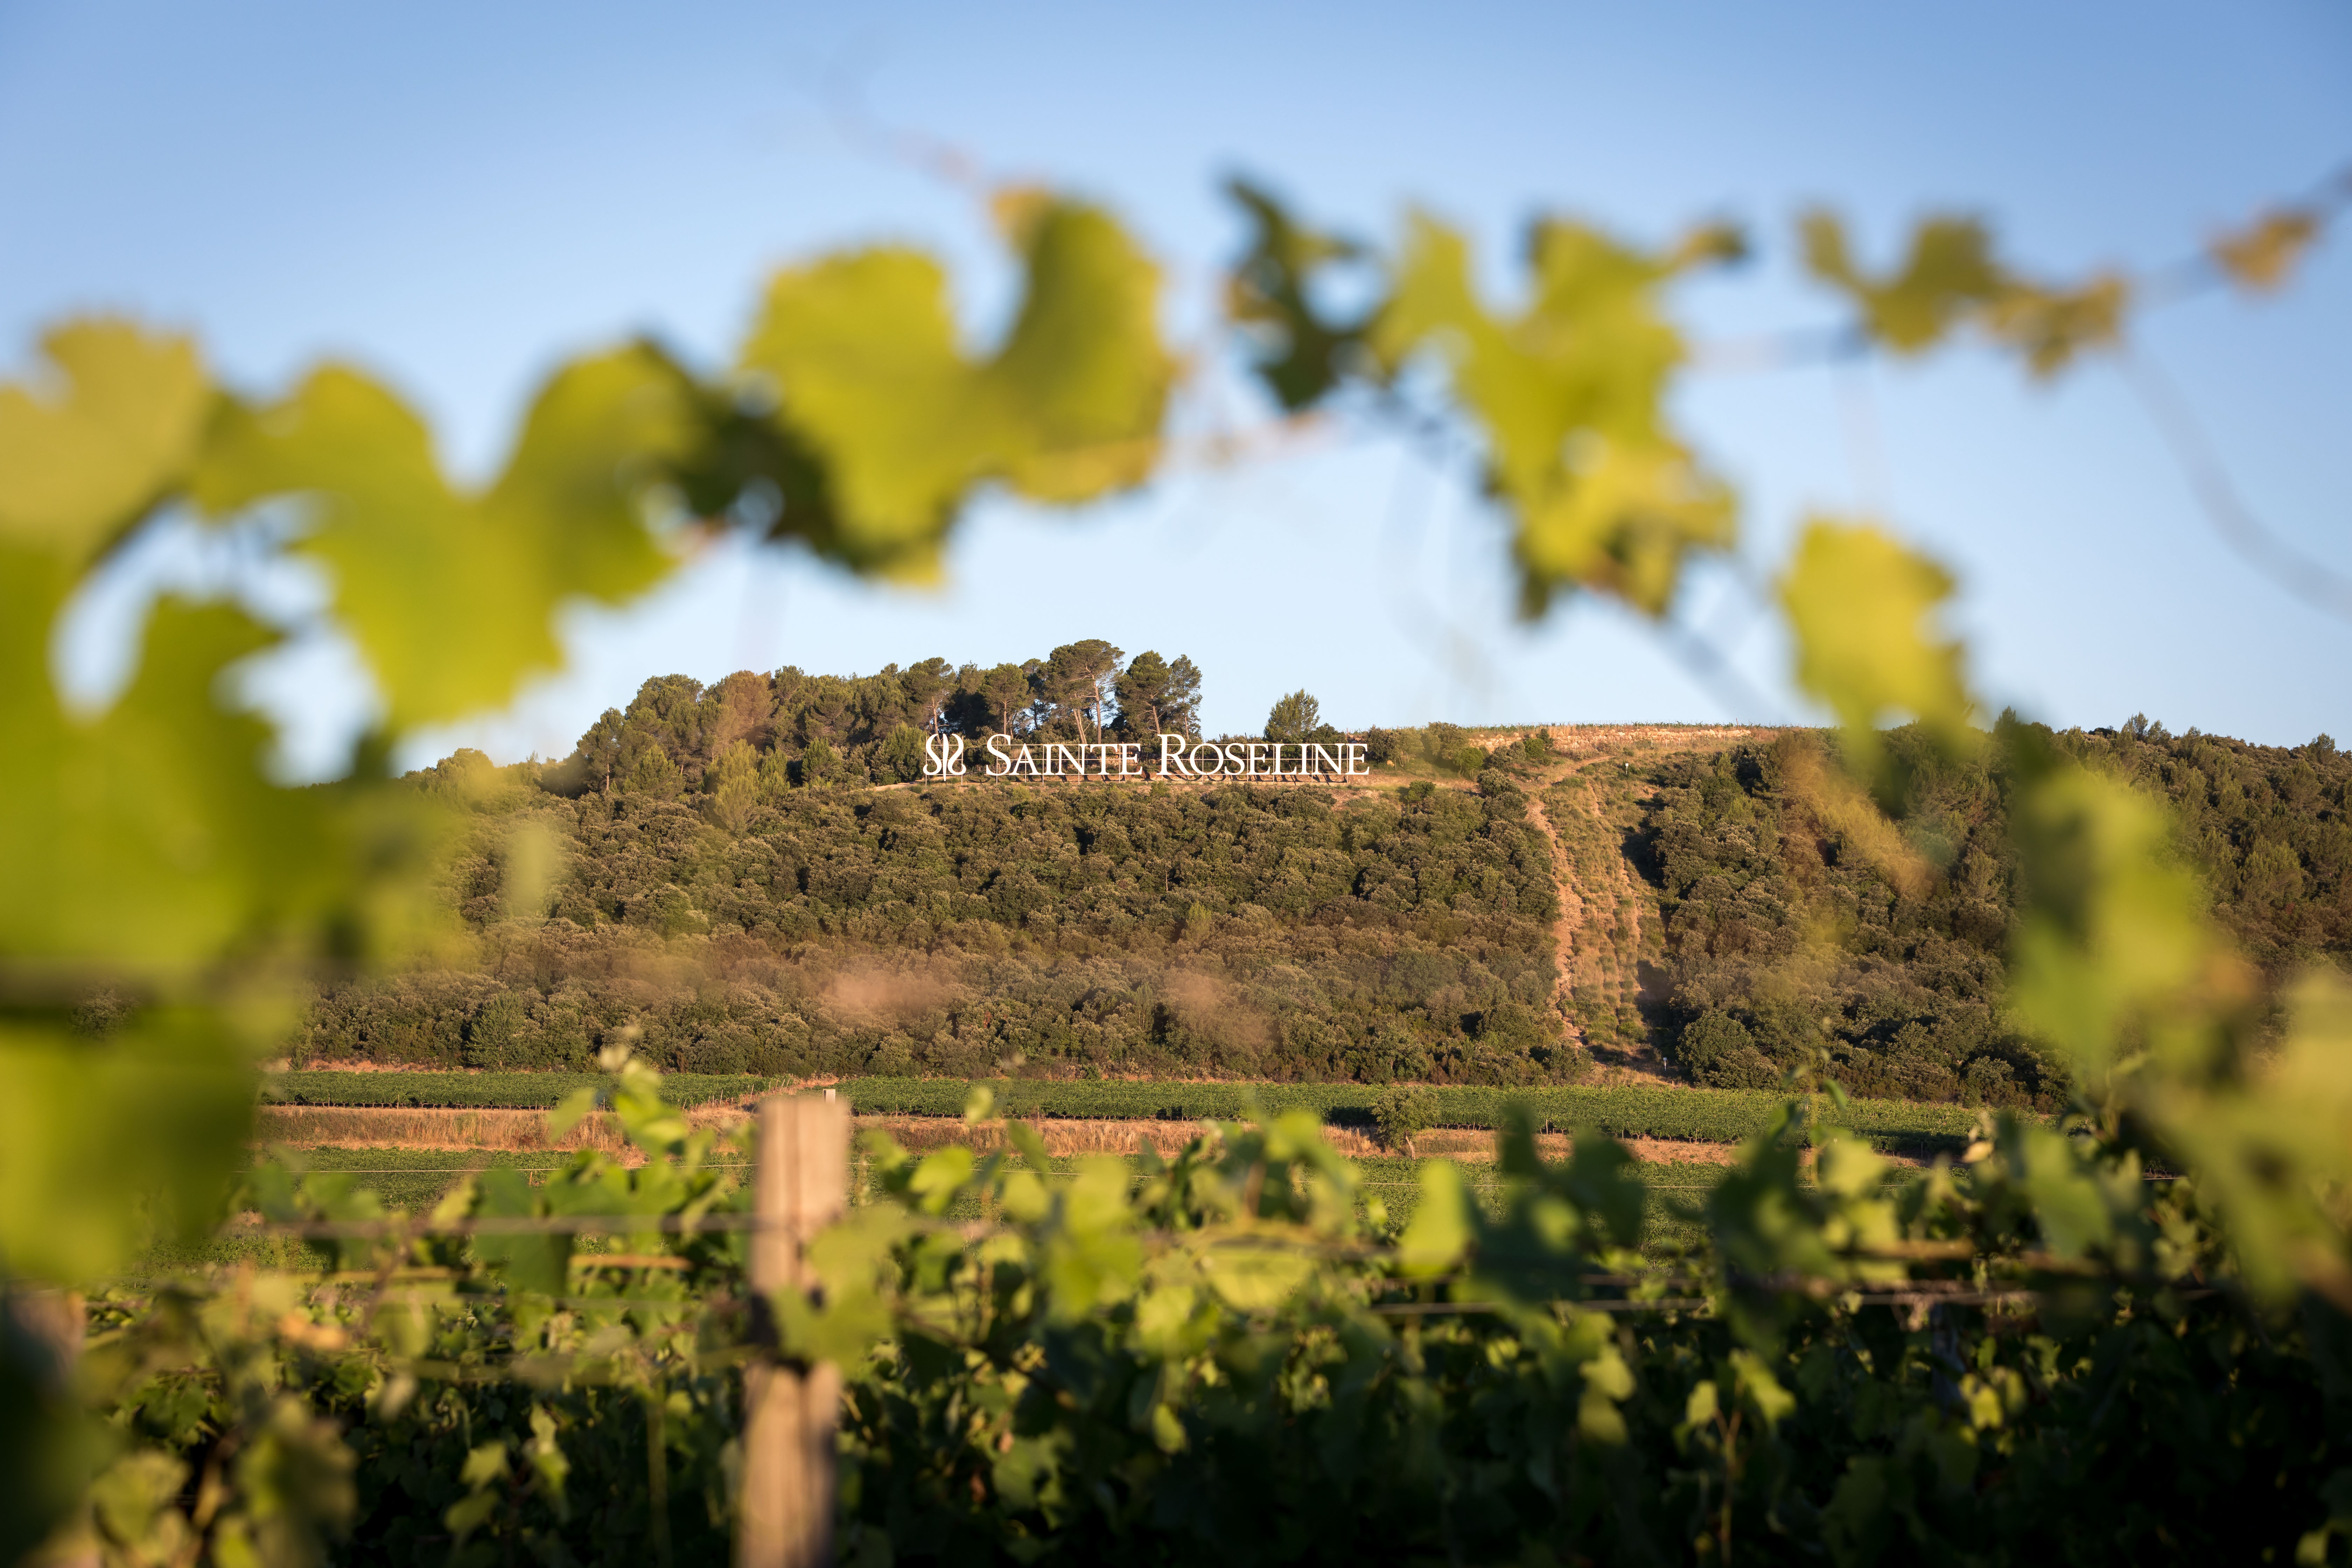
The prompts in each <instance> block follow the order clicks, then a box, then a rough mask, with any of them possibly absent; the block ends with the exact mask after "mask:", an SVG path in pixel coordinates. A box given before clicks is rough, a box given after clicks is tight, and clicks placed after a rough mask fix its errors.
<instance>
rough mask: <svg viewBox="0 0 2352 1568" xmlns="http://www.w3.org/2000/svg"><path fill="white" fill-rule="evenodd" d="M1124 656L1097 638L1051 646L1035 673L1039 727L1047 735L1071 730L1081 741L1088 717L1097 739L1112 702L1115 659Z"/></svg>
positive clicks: (1116, 672)
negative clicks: (1039, 710)
mask: <svg viewBox="0 0 2352 1568" xmlns="http://www.w3.org/2000/svg"><path fill="white" fill-rule="evenodd" d="M1126 657H1127V655H1126V654H1125V653H1123V652H1121V651H1120V650H1119V649H1118V648H1115V647H1111V645H1110V644H1108V643H1107V642H1105V641H1103V640H1102V639H1101V638H1100V637H1088V638H1087V639H1086V640H1085V641H1083V642H1074V643H1066V644H1064V645H1063V646H1062V647H1057V648H1055V650H1054V651H1053V653H1052V655H1051V656H1049V657H1048V658H1046V660H1045V666H1044V667H1043V668H1040V669H1039V670H1038V671H1037V674H1036V676H1035V684H1036V687H1037V695H1038V700H1039V701H1040V703H1041V705H1042V711H1043V713H1044V715H1045V720H1044V722H1043V723H1042V724H1040V725H1039V728H1040V729H1041V730H1043V731H1045V732H1046V733H1048V734H1058V733H1061V732H1063V731H1076V734H1077V737H1078V739H1079V740H1081V741H1084V740H1086V739H1087V721H1089V720H1091V721H1093V723H1094V739H1095V740H1097V741H1099V740H1101V739H1102V736H1103V728H1104V720H1105V718H1106V717H1107V716H1108V710H1110V707H1111V704H1112V702H1113V701H1114V698H1113V697H1112V694H1111V682H1112V680H1113V679H1114V678H1115V677H1116V676H1117V675H1118V663H1119V660H1121V659H1123V658H1126Z"/></svg>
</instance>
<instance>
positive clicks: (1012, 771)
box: [923, 734, 1372, 779]
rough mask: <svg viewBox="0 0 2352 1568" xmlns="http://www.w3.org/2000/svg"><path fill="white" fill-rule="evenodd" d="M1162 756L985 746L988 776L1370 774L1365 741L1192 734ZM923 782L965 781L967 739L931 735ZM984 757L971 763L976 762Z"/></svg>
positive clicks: (1114, 744)
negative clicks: (1215, 738) (1326, 742)
mask: <svg viewBox="0 0 2352 1568" xmlns="http://www.w3.org/2000/svg"><path fill="white" fill-rule="evenodd" d="M1159 742H1160V745H1159V755H1158V756H1157V757H1156V758H1155V757H1152V756H1150V754H1148V753H1149V750H1150V748H1148V747H1146V746H1145V745H1144V743H1143V742H1140V741H1104V742H1085V741H1081V742H1061V741H1017V740H1015V739H1014V738H1013V736H1011V735H1005V734H995V735H991V736H989V737H988V738H987V740H986V741H985V742H982V754H983V755H985V756H986V758H987V759H988V765H987V767H986V768H985V769H984V770H983V771H982V777H985V778H992V779H1003V778H1091V779H1169V778H1174V779H1213V778H1242V779H1349V778H1363V777H1366V776H1368V775H1369V774H1370V773H1371V771H1372V770H1371V766H1370V763H1368V762H1366V761H1365V758H1364V745H1363V742H1360V741H1345V742H1340V743H1339V744H1338V745H1333V746H1324V745H1317V744H1315V743H1313V742H1308V743H1306V744H1296V743H1293V742H1288V741H1225V742H1213V741H1195V740H1193V739H1192V737H1191V736H1190V735H1167V734H1163V735H1161V736H1160V737H1159ZM923 756H924V758H925V761H924V763H923V776H924V777H925V778H927V779H938V778H962V777H964V776H966V773H967V771H968V765H967V763H966V760H965V757H964V741H963V737H962V736H961V735H932V736H929V737H927V738H926V739H925V740H924V742H923ZM978 760H979V759H978V758H974V759H972V761H975V762H976V761H978Z"/></svg>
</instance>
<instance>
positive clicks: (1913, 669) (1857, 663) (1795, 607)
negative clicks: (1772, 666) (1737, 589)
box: [1780, 517, 1974, 773]
mask: <svg viewBox="0 0 2352 1568" xmlns="http://www.w3.org/2000/svg"><path fill="white" fill-rule="evenodd" d="M1951 593H1952V579H1951V575H1950V574H1948V573H1947V572H1946V571H1945V570H1944V569H1943V568H1942V567H1941V566H1938V565H1937V564H1936V563H1934V562H1932V561H1929V560H1927V558H1926V557H1924V556H1921V555H1917V554H1914V553H1913V552H1911V551H1909V550H1907V549H1906V548H1905V547H1904V546H1903V545H1902V544H1901V543H1900V542H1898V541H1896V540H1895V539H1893V538H1891V537H1889V536H1888V535H1887V534H1885V532H1883V531H1880V530H1879V529H1877V528H1875V527H1873V526H1871V525H1870V524H1868V523H1851V524H1849V523H1843V522H1839V521H1834V520H1832V519H1829V518H1820V517H1817V518H1813V519H1811V520H1810V521H1808V522H1807V524H1806V527H1805V532H1804V535H1803V537H1802V538H1801V540H1799V542H1798V544H1797V551H1796V555H1795V557H1794V559H1793V560H1792V561H1791V562H1790V566H1789V570H1788V572H1787V573H1786V574H1784V575H1783V576H1782V577H1781V579H1780V603H1781V605H1782V607H1783V608H1785V609H1786V610H1787V612H1788V616H1789V626H1790V631H1791V632H1792V633H1793V634H1794V636H1795V638H1796V644H1797V671H1796V673H1797V684H1798V685H1799V686H1801V687H1802V688H1803V689H1805V690H1806V691H1808V692H1810V693H1811V695H1813V696H1814V697H1816V698H1818V699H1820V700H1821V701H1822V703H1823V704H1824V705H1826V706H1827V707H1828V708H1829V710H1831V711H1832V713H1834V714H1836V715H1837V719H1838V722H1839V723H1840V724H1841V725H1843V727H1844V729H1845V733H1846V737H1847V744H1848V748H1849V754H1850V755H1851V756H1852V757H1853V761H1854V762H1855V763H1856V764H1857V771H1859V772H1863V773H1870V772H1873V771H1874V770H1875V768H1876V766H1877V763H1878V761H1879V758H1880V756H1881V753H1882V751H1883V748H1882V746H1881V744H1880V742H1879V738H1878V726H1879V724H1880V722H1881V721H1884V720H1885V719H1888V718H1890V717H1892V716H1893V715H1895V714H1898V713H1908V714H1911V715H1913V716H1914V717H1916V719H1917V720H1918V721H1920V723H1921V724H1922V725H1924V726H1925V727H1926V728H1927V731H1928V732H1929V733H1930V734H1931V735H1932V736H1933V737H1934V738H1935V739H1936V740H1937V742H1938V743H1939V744H1941V745H1943V746H1944V747H1946V748H1947V749H1948V750H1951V751H1960V750H1963V749H1965V748H1967V747H1968V746H1969V745H1970V744H1971V743H1972V741H1973V736H1974V732H1973V731H1970V730H1969V694H1968V688H1967V685H1966V683H1965V682H1964V681H1963V679H1961V673H1960V647H1959V645H1958V643H1957V642H1956V641H1953V640H1951V639H1948V638H1946V637H1941V636H1939V635H1938V634H1937V630H1936V629H1935V626H1934V624H1933V623H1934V618H1935V616H1936V614H1937V610H1938V609H1939V607H1940V606H1941V605H1943V603H1944V601H1945V600H1946V599H1948V598H1949V597H1950V596H1951Z"/></svg>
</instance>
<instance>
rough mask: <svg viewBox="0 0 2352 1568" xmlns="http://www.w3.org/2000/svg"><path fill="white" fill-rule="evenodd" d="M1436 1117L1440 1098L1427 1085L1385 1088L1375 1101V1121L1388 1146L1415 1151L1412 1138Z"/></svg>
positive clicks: (1405, 1150) (1373, 1103)
mask: <svg viewBox="0 0 2352 1568" xmlns="http://www.w3.org/2000/svg"><path fill="white" fill-rule="evenodd" d="M1436 1120H1437V1099H1436V1097H1435V1096H1434V1095H1433V1094H1431V1093H1430V1092H1429V1090H1427V1089H1404V1088H1399V1089H1382V1090H1381V1092H1380V1095H1379V1097H1378V1098H1377V1099H1375V1100H1373V1101H1372V1125H1373V1126H1375V1127H1377V1128H1378V1129H1379V1130H1380V1137H1381V1145H1382V1146H1383V1147H1385V1148H1390V1149H1402V1150H1403V1151H1404V1152H1406V1153H1408V1154H1409V1153H1411V1152H1412V1141H1413V1140H1414V1139H1415V1138H1418V1137H1419V1136H1421V1134H1423V1132H1426V1131H1429V1128H1430V1124H1431V1123H1432V1122H1433V1121H1436Z"/></svg>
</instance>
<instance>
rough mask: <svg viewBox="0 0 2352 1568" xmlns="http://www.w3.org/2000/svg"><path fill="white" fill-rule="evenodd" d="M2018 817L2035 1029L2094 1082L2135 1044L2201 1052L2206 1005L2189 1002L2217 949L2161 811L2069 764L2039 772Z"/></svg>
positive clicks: (2020, 986) (2017, 992)
mask: <svg viewBox="0 0 2352 1568" xmlns="http://www.w3.org/2000/svg"><path fill="white" fill-rule="evenodd" d="M2012 821H2013V823H2014V826H2015V830H2016V832H2017V834H2018V837H2019V850H2020V854H2021V860H2022V863H2023V866H2024V869H2025V875H2026V894H2027V903H2026V912H2025V916H2024V919H2023V921H2022V923H2021V927H2020V929H2019V931H2018V934H2017V939H2016V942H2015V945H2014V947H2013V949H2012V952H2011V970H2010V973H2011V980H2010V988H2011V996H2012V998H2013V999H2014V1001H2015V1004H2016V1006H2017V1009H2018V1012H2019V1014H2020V1016H2021V1018H2022V1019H2023V1020H2024V1021H2025V1023H2026V1024H2027V1026H2029V1027H2030V1028H2032V1029H2033V1030H2034V1031H2035V1032H2036V1033H2037V1034H2039V1035H2041V1036H2042V1037H2044V1038H2046V1039H2048V1040H2049V1041H2051V1042H2052V1043H2053V1045H2055V1046H2056V1047H2058V1048H2059V1049H2060V1050H2062V1051H2063V1052H2064V1053H2065V1055H2066V1057H2067V1058H2068V1060H2069V1061H2070V1062H2071V1063H2072V1064H2073V1066H2074V1071H2075V1072H2076V1074H2077V1075H2079V1077H2080V1078H2081V1079H2084V1080H2085V1081H2087V1082H2090V1083H2092V1084H2099V1083H2101V1082H2102V1081H2103V1080H2104V1079H2105V1075H2106V1074H2107V1072H2108V1071H2109V1070H2110V1069H2111V1068H2114V1067H2115V1066H2116V1064H2117V1063H2118V1061H2119V1059H2120V1058H2122V1057H2123V1056H2124V1055H2125V1054H2126V1052H2127V1051H2128V1050H2130V1049H2132V1048H2134V1047H2137V1046H2144V1045H2147V1044H2150V1043H2155V1044H2158V1045H2168V1044H2169V1045H2173V1046H2174V1047H2176V1049H2177V1051H2178V1052H2179V1053H2180V1054H2184V1055H2186V1056H2188V1057H2190V1058H2196V1057H2200V1056H2202V1055H2204V1054H2205V1053H2206V1052H2207V1051H2208V1049H2209V1048H2210V1031H2211V1018H2210V1013H2209V1012H2208V1011H2207V1010H2206V1009H2205V1008H2203V1007H2201V1006H2194V1005H2189V1006H2184V1005H2181V1004H2182V1003H2184V1002H2185V1001H2187V1000H2188V999H2189V997H2190V996H2191V995H2192V994H2193V992H2194V990H2195V988H2196V987H2197V986H2198V985H2199V984H2200V983H2201V982H2202V981H2203V980H2205V979H2206V978H2207V976H2208V974H2209V973H2210V966H2211V965H2212V964H2213V963H2215V962H2216V961H2217V960H2219V959H2220V958H2221V952H2222V950H2221V946H2220V944H2219V942H2218V941H2217V939H2216V937H2215V935H2214V933H2213V932H2212V931H2210V929H2209V928H2208V926H2207V925H2206V922H2205V919H2204V892H2203V889H2201V888H2200V886H2199V885H2198V880H2197V878H2196V876H2195V874H2194V873H2193V872H2191V871H2189V869H2188V868H2185V867H2183V866H2181V865H2180V864H2179V863H2178V862H2177V861H2176V860H2175V859H2174V858H2173V857H2172V855H2171V852H2170V844H2169V838H2170V825H2169V824H2168V822H2167V820H2166V818H2165V816H2164V812H2163V809H2162V808H2161V807H2160V806H2158V805H2157V804H2156V803H2155V802H2154V801H2152V800H2149V799H2147V797H2146V796H2144V795H2139V794H2137V792H2135V791H2133V790H2132V789H2131V788H2130V787H2129V786H2128V785H2126V784H2122V783H2120V782H2118V781H2116V780H2113V779H2107V778H2103V777H2100V776H2099V775H2097V774H2095V773H2089V772H2086V771H2084V770H2083V769H2080V768H2073V767H2067V768H2061V769H2058V770H2056V771H2055V772H2053V773H2049V774H2047V775H2046V776H2043V777H2041V778H2039V779H2037V780H2034V781H2033V782H2032V784H2031V786H2030V788H2029V789H2027V790H2026V792H2025V793H2024V795H2023V798H2022V800H2021V804H2020V808H2019V809H2018V811H2017V812H2016V813H2015V815H2014V816H2013V817H2012ZM2151 1031H2153V1033H2151ZM2184 1031H2185V1032H2186V1033H2185V1035H2184V1033H2183V1032H2184Z"/></svg>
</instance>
